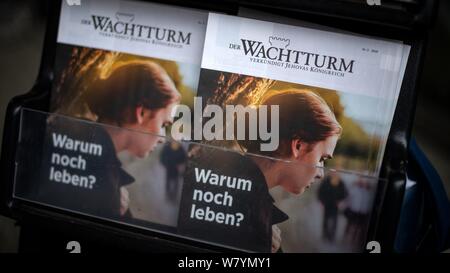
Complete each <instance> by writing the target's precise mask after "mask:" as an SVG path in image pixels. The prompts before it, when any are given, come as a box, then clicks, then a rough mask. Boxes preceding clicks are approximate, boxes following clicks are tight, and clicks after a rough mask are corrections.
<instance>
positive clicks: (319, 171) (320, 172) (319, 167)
mask: <svg viewBox="0 0 450 273" xmlns="http://www.w3.org/2000/svg"><path fill="white" fill-rule="evenodd" d="M323 174H324V170H323V162H320V163H319V164H318V165H317V167H316V179H322V178H323Z"/></svg>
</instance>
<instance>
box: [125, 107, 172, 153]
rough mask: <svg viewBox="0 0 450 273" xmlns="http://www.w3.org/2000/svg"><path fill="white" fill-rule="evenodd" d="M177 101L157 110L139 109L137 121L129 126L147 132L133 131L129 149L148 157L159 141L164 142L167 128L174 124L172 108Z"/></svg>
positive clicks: (131, 151)
mask: <svg viewBox="0 0 450 273" xmlns="http://www.w3.org/2000/svg"><path fill="white" fill-rule="evenodd" d="M175 105H176V103H172V104H169V105H168V106H167V107H165V108H161V109H157V110H148V109H145V108H143V109H141V110H138V112H139V111H140V112H141V113H137V115H140V116H139V117H138V118H137V122H136V123H135V124H133V125H132V126H128V128H130V129H133V130H136V131H140V132H145V133H148V134H142V133H132V134H131V138H130V139H129V143H128V149H127V150H128V151H129V152H130V153H131V154H133V155H135V156H138V157H147V156H148V155H149V154H150V153H151V152H152V151H153V150H154V149H155V147H156V145H157V144H158V143H162V142H164V138H163V137H161V136H165V134H166V130H165V128H166V127H167V126H169V125H170V124H172V121H173V120H172V116H171V113H172V109H173V108H174V107H175Z"/></svg>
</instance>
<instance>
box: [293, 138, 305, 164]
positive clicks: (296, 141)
mask: <svg viewBox="0 0 450 273" xmlns="http://www.w3.org/2000/svg"><path fill="white" fill-rule="evenodd" d="M302 146H303V144H302V141H301V140H300V139H298V138H295V139H293V140H292V141H291V151H292V155H293V156H294V158H296V159H297V158H298V157H299V156H300V149H301V148H302Z"/></svg>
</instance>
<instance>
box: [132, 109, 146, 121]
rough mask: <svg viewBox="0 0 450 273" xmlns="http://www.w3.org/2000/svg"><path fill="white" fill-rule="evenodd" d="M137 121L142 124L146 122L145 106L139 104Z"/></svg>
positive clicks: (136, 113)
mask: <svg viewBox="0 0 450 273" xmlns="http://www.w3.org/2000/svg"><path fill="white" fill-rule="evenodd" d="M134 114H135V116H136V121H137V123H138V124H142V123H143V122H144V107H142V106H138V107H136V109H135V113H134Z"/></svg>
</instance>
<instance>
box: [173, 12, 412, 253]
mask: <svg viewBox="0 0 450 273" xmlns="http://www.w3.org/2000/svg"><path fill="white" fill-rule="evenodd" d="M408 53H409V47H408V46H406V45H403V44H402V43H401V42H398V41H387V40H381V39H375V38H371V37H364V36H361V35H352V34H350V33H340V32H337V31H331V30H330V29H327V30H321V29H318V28H317V27H314V28H311V27H301V26H292V25H286V24H279V23H273V22H265V21H259V20H254V19H247V18H240V17H235V16H228V15H220V14H214V13H210V14H209V18H208V26H207V31H206V37H205V45H204V51H203V57H202V70H201V73H200V82H199V88H198V92H197V94H198V96H199V97H201V100H202V103H203V105H202V106H203V109H204V112H213V113H214V114H209V115H206V117H203V120H202V121H203V124H204V126H205V125H206V124H208V123H211V122H212V123H215V124H216V125H217V126H216V127H220V128H221V130H216V131H215V132H214V133H215V135H214V136H215V137H214V138H212V140H205V139H203V141H202V143H203V144H208V145H213V146H219V147H223V148H227V149H229V150H235V151H236V152H238V153H240V154H242V156H238V155H235V156H230V155H229V154H226V153H221V152H218V151H217V152H215V153H213V152H211V151H207V150H208V149H209V148H207V149H205V148H203V149H198V148H197V149H195V150H194V151H193V152H192V153H191V154H192V155H191V158H190V160H189V161H188V164H187V169H186V172H185V182H184V186H183V195H182V196H183V197H182V201H181V207H180V216H179V224H178V229H179V231H180V232H181V233H182V234H185V235H189V236H192V237H197V238H201V239H203V240H215V241H219V242H223V243H224V244H228V245H232V246H234V247H239V246H242V247H244V248H246V249H253V250H256V251H265V252H270V251H272V252H274V251H279V250H280V249H282V250H283V251H284V252H348V251H362V250H363V249H364V242H365V236H366V234H367V228H368V224H369V220H370V214H371V211H372V207H373V202H374V197H375V193H376V189H377V184H378V179H377V176H378V174H379V171H380V167H381V163H382V158H383V154H384V149H385V145H386V140H387V137H388V135H389V131H390V127H391V122H392V118H393V114H394V111H395V106H396V103H397V100H398V95H399V91H400V85H401V82H402V79H403V74H404V71H405V66H406V61H407V56H408ZM217 106H219V107H220V108H222V109H223V110H224V111H226V110H229V109H233V110H234V112H233V113H232V114H229V113H225V114H223V115H224V118H223V119H222V120H220V121H219V122H217V121H212V120H215V119H216V118H215V117H216V116H217V115H219V116H220V115H222V113H221V112H220V111H218V110H217ZM237 106H241V107H240V108H239V107H237ZM210 109H212V110H210ZM236 109H237V110H236ZM231 116H233V117H234V118H233V119H227V117H231ZM274 117H275V118H274ZM261 121H263V123H261ZM239 122H241V124H244V125H246V126H239ZM236 124H238V125H237V126H236ZM220 125H221V126H220ZM240 129H241V132H240V131H239V130H240ZM230 131H231V132H230ZM229 136H231V137H229ZM211 154H214V157H213V156H211ZM331 170H336V171H331ZM236 177H237V178H236ZM217 181H219V182H217ZM222 181H224V183H221V182H222ZM228 181H231V182H230V183H231V184H230V185H231V186H236V185H237V184H236V183H238V182H239V181H251V185H252V186H253V190H251V191H249V193H247V192H245V191H244V193H246V194H244V193H243V191H242V190H240V191H238V193H236V195H238V196H241V197H239V200H241V199H243V200H245V201H241V203H239V204H236V205H235V206H234V205H233V206H231V205H230V204H229V203H227V205H226V206H225V205H223V204H220V205H221V206H215V209H216V210H219V211H226V212H227V213H239V212H242V211H246V213H244V218H243V219H245V220H243V221H242V222H240V225H239V228H235V229H232V228H228V229H227V232H228V233H227V236H226V238H225V236H222V235H220V234H215V233H214V232H206V230H210V231H212V230H217V229H219V230H220V229H222V228H223V226H222V225H220V224H218V223H216V222H214V221H211V222H208V221H205V219H204V218H205V217H196V216H197V215H196V213H197V212H198V210H203V211H202V212H199V213H200V215H203V213H205V214H206V213H207V211H208V209H211V208H210V207H209V206H206V204H205V203H204V202H193V200H194V201H197V200H203V199H202V198H204V195H206V194H207V193H212V194H214V196H217V195H219V196H222V195H224V194H225V193H224V192H223V191H224V187H223V186H222V185H225V182H227V184H226V185H229V184H228ZM234 181H237V182H236V183H234ZM318 181H320V182H318ZM315 182H317V183H315ZM218 184H219V185H221V187H218V186H217V185H218ZM229 188H230V187H226V191H225V192H226V193H229ZM231 188H232V189H234V187H231ZM299 194H301V195H300V196H298V195H299ZM236 199H237V198H234V200H233V201H234V202H239V201H236ZM255 210H256V212H255ZM221 233H222V234H223V233H225V231H224V230H222V232H221ZM279 234H281V236H279ZM277 236H278V237H281V239H280V241H281V244H280V245H276V247H275V248H274V246H273V244H274V241H277V239H274V237H277ZM244 238H246V240H244ZM258 238H259V239H258ZM271 238H272V239H271Z"/></svg>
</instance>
